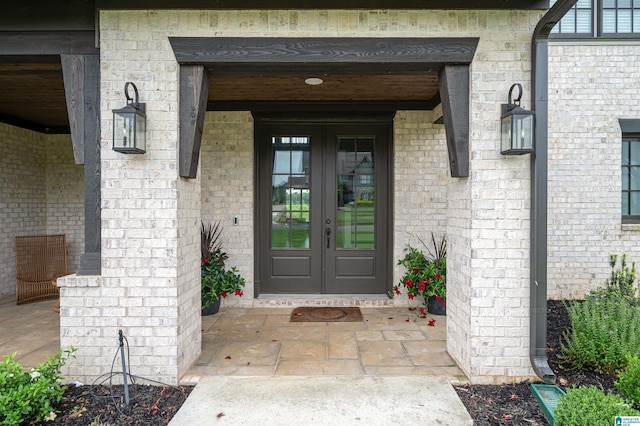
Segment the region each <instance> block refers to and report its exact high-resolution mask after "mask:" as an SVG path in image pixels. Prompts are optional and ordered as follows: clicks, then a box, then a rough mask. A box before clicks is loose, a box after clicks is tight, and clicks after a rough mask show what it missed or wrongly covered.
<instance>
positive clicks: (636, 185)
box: [622, 167, 640, 191]
mask: <svg viewBox="0 0 640 426" xmlns="http://www.w3.org/2000/svg"><path fill="white" fill-rule="evenodd" d="M624 184H625V182H624V179H623V180H622V185H623V186H622V189H626V188H625V187H624ZM627 185H629V184H627ZM631 190H632V191H638V190H640V167H631Z"/></svg>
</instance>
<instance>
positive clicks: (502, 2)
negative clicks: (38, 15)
mask: <svg viewBox="0 0 640 426" xmlns="http://www.w3.org/2000/svg"><path fill="white" fill-rule="evenodd" d="M42 1H46V0H42ZM76 1H78V0H76ZM95 1H96V7H97V8H98V9H202V10H210V9H293V10H295V9H373V10H378V9H443V3H442V1H440V0H349V1H344V0H216V1H211V0H181V1H180V2H177V1H176V0H95ZM178 4H179V6H178ZM445 6H446V9H548V8H549V0H483V1H481V2H479V1H477V0H448V1H447V2H446V5H445Z"/></svg>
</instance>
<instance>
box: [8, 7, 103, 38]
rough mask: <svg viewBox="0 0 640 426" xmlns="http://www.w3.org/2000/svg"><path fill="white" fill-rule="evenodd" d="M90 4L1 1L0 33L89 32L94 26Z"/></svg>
mask: <svg viewBox="0 0 640 426" xmlns="http://www.w3.org/2000/svg"><path fill="white" fill-rule="evenodd" d="M95 16H96V9H95V4H94V1H93V0H64V1H51V0H2V1H1V2H0V29H1V30H9V31H32V30H37V31H42V30H47V31H48V30H51V31H56V30H61V29H64V30H91V31H93V29H94V28H95V26H96V18H95Z"/></svg>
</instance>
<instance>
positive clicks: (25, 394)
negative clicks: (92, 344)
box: [0, 348, 75, 425]
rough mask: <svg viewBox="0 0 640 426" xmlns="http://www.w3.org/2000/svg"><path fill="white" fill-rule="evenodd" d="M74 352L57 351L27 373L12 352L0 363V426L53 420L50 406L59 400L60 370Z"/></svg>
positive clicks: (60, 394) (61, 386) (61, 388)
mask: <svg viewBox="0 0 640 426" xmlns="http://www.w3.org/2000/svg"><path fill="white" fill-rule="evenodd" d="M73 352H75V349H74V348H71V349H70V350H65V351H60V352H59V353H58V354H57V355H54V356H51V357H49V361H47V362H45V363H43V364H40V365H38V366H37V367H35V368H32V369H31V370H27V369H25V368H24V367H23V366H22V365H21V364H20V363H18V362H16V361H14V359H13V358H14V357H15V355H16V354H15V352H14V353H13V354H12V355H6V356H5V357H4V358H5V359H6V361H5V362H0V424H1V425H19V424H21V423H22V422H25V421H27V420H41V419H48V420H53V419H54V418H55V413H54V407H53V406H54V405H55V404H56V403H58V402H60V400H61V399H62V395H63V394H64V389H65V388H64V386H63V385H62V384H61V383H60V381H61V380H62V379H63V377H62V376H60V367H62V366H63V365H64V364H65V361H66V359H67V358H68V357H69V356H72V355H73Z"/></svg>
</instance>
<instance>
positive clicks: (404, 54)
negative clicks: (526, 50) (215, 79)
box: [169, 37, 479, 177]
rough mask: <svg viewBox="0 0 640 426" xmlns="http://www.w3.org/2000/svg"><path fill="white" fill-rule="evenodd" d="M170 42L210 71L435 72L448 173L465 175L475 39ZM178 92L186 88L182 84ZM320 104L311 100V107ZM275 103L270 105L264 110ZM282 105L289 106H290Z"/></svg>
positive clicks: (182, 56)
mask: <svg viewBox="0 0 640 426" xmlns="http://www.w3.org/2000/svg"><path fill="white" fill-rule="evenodd" d="M169 42H170V43H171V47H172V49H173V51H174V54H175V56H176V59H177V61H178V62H179V63H180V64H181V65H183V64H199V65H203V66H205V67H208V69H209V70H210V71H211V73H212V74H214V75H215V73H217V72H219V71H220V70H221V69H223V70H224V72H228V73H234V74H237V73H238V72H241V71H242V72H249V73H254V74H257V75H262V73H263V72H267V73H268V72H274V70H277V71H278V73H281V72H289V73H291V72H298V70H299V68H300V67H301V66H304V67H308V69H309V70H316V71H321V72H325V73H333V74H341V73H348V74H361V73H384V74H388V73H389V72H392V71H391V70H393V72H396V73H398V74H404V73H422V74H429V73H432V72H433V71H434V69H435V70H439V71H438V72H439V74H438V75H439V80H440V83H439V84H440V99H441V100H442V104H443V111H444V110H446V112H444V113H443V115H444V122H445V131H446V135H447V145H448V147H449V162H450V166H451V167H450V169H451V176H453V177H466V176H468V175H469V64H470V63H471V61H472V60H473V56H474V54H475V51H476V48H477V45H478V42H479V39H478V38H366V37H364V38H336V37H326V38H324V37H320V38H290V37H284V38H264V37H262V38H261V37H235V38H229V37H220V38H216V37H170V38H169ZM292 70H296V71H292ZM186 90H189V89H188V88H187V89H186ZM180 91H181V92H183V91H185V88H184V87H183V85H182V82H181V88H180ZM445 98H446V99H445ZM311 104H313V103H311ZM311 104H310V105H311ZM246 105H247V104H245V106H246ZM263 105H266V103H265V104H263ZM320 105H322V103H315V107H316V110H318V109H319V108H317V107H319V106H320ZM391 105H392V103H391V104H387V106H386V107H385V108H384V109H385V110H388V109H390V106H391ZM274 106H275V104H274V103H272V106H271V107H269V110H273V108H274ZM356 106H357V107H358V108H363V107H364V104H355V103H354V104H352V105H351V107H356ZM435 106H436V105H433V106H432V109H433V107H435ZM257 107H258V104H256V105H253V106H252V108H251V109H252V110H254V111H255V110H256V108H257ZM208 108H211V109H214V108H215V106H214V105H211V106H208ZM287 109H289V110H291V104H289V106H288V107H287ZM391 109H393V108H391ZM396 109H400V108H396ZM310 110H311V109H310ZM321 111H322V110H321ZM183 118H185V119H186V118H188V117H186V116H183V115H182V114H181V120H180V126H181V127H182V126H187V127H188V126H190V123H189V121H188V120H187V121H183Z"/></svg>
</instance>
